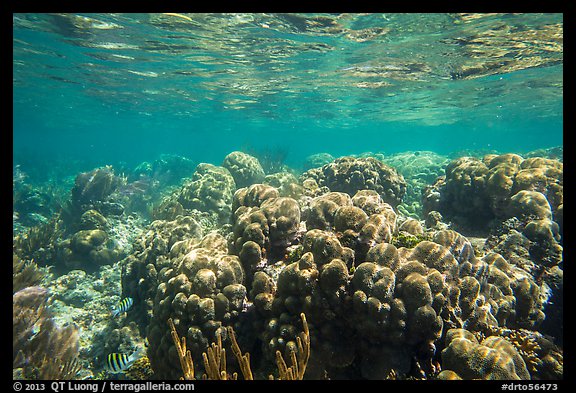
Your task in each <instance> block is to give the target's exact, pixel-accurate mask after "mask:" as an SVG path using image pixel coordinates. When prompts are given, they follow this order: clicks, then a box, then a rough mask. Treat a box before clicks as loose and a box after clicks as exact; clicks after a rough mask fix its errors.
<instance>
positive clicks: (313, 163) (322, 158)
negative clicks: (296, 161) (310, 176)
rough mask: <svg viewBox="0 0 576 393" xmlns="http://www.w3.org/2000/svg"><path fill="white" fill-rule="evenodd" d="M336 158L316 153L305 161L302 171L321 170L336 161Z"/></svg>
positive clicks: (327, 154)
mask: <svg viewBox="0 0 576 393" xmlns="http://www.w3.org/2000/svg"><path fill="white" fill-rule="evenodd" d="M334 159H335V157H334V156H333V155H332V154H329V153H316V154H312V155H309V156H308V157H306V158H305V159H304V164H303V165H302V169H303V170H304V171H307V170H308V169H312V168H319V167H321V166H324V165H326V164H328V163H330V162H332V161H334Z"/></svg>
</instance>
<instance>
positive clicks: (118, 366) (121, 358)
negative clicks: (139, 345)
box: [106, 349, 141, 373]
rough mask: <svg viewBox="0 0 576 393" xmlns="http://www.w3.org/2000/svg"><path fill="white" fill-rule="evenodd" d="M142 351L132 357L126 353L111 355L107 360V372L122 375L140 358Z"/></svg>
mask: <svg viewBox="0 0 576 393" xmlns="http://www.w3.org/2000/svg"><path fill="white" fill-rule="evenodd" d="M140 353H141V349H139V350H137V351H136V352H134V353H133V354H132V355H126V354H125V353H116V352H114V353H111V354H110V355H108V357H107V358H106V370H107V371H109V372H111V373H121V372H123V371H124V370H126V369H128V368H130V366H132V364H133V363H134V362H135V361H136V360H138V358H139V357H140Z"/></svg>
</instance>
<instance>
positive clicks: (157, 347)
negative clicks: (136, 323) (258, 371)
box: [148, 233, 246, 378]
mask: <svg viewBox="0 0 576 393" xmlns="http://www.w3.org/2000/svg"><path fill="white" fill-rule="evenodd" d="M176 247H177V245H175V246H173V249H174V248H176ZM158 283H159V284H158V287H157V290H156V294H155V297H154V304H153V314H152V318H151V320H150V325H149V329H148V340H149V343H150V347H149V349H148V356H149V358H150V363H151V365H152V368H153V369H154V372H155V375H157V376H158V377H160V378H176V377H178V373H177V367H178V364H179V360H178V357H177V356H176V353H175V352H173V347H172V346H171V339H170V332H169V331H167V329H166V327H165V326H166V321H167V320H168V318H173V320H174V325H175V327H176V329H177V330H178V331H179V332H184V333H183V334H184V337H186V338H187V341H188V343H189V345H190V349H191V351H192V353H193V356H199V355H200V354H201V353H202V352H204V351H206V350H207V348H208V345H209V343H210V342H213V341H215V339H216V334H217V333H216V332H217V331H219V330H222V329H224V330H225V327H226V326H232V325H233V324H234V323H235V322H236V321H237V319H238V316H239V313H240V312H242V309H243V307H244V299H245V297H246V288H245V287H244V285H243V283H244V271H243V269H242V265H241V263H240V260H239V258H238V257H237V256H234V255H228V254H227V242H226V239H225V238H224V237H223V236H222V235H219V234H217V233H209V234H207V235H206V236H204V237H203V238H202V240H201V241H200V242H199V243H198V244H194V245H190V246H188V247H186V249H185V250H183V249H182V250H180V251H179V255H178V256H177V257H174V258H172V259H171V260H170V264H169V265H168V266H166V267H164V268H162V269H161V270H160V271H159V272H158ZM181 334H182V333H181ZM170 348H172V350H171V349H170ZM194 360H195V361H199V359H198V358H196V359H194Z"/></svg>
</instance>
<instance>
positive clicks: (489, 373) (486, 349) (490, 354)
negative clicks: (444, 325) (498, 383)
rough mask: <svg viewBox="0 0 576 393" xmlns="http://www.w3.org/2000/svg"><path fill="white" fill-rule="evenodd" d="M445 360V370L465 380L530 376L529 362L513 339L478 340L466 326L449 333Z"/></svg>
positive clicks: (528, 377) (490, 338) (492, 338)
mask: <svg viewBox="0 0 576 393" xmlns="http://www.w3.org/2000/svg"><path fill="white" fill-rule="evenodd" d="M442 362H443V366H444V370H451V371H453V372H455V373H456V374H457V375H458V376H460V377H461V378H462V379H498V380H502V379H524V380H526V379H530V374H529V373H528V370H527V369H526V363H525V362H524V360H523V359H522V357H521V356H520V354H519V353H518V351H517V350H516V349H515V348H514V346H513V345H512V344H511V343H510V342H508V341H506V340H505V339H504V338H502V337H498V336H490V337H487V338H485V339H484V340H483V341H482V342H481V343H479V342H478V340H476V337H475V336H474V335H473V334H472V333H470V332H469V331H467V330H464V329H451V330H449V331H448V332H447V333H446V348H445V349H444V350H443V351H442Z"/></svg>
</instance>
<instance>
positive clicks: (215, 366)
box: [202, 331, 238, 380]
mask: <svg viewBox="0 0 576 393" xmlns="http://www.w3.org/2000/svg"><path fill="white" fill-rule="evenodd" d="M216 340H217V341H216V342H215V343H212V345H211V346H210V347H208V353H206V352H204V353H203V354H202V359H204V368H205V369H206V374H203V375H202V379H212V380H227V379H238V374H237V373H234V374H232V375H230V374H228V373H227V372H226V349H225V348H223V347H222V336H221V334H220V332H219V331H218V332H216Z"/></svg>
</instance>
